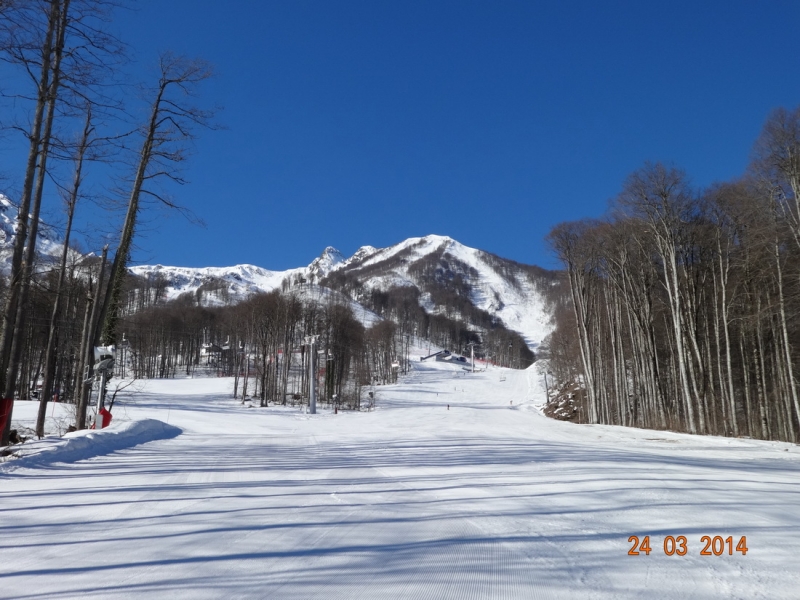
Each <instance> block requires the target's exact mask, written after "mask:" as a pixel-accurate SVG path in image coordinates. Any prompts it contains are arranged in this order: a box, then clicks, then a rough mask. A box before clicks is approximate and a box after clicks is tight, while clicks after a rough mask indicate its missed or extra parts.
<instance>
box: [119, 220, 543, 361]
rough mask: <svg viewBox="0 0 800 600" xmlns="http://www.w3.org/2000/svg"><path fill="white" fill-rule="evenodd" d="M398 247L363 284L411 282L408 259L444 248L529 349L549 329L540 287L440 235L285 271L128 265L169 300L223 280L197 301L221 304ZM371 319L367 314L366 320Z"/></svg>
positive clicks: (373, 260) (380, 257)
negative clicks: (155, 282) (159, 280)
mask: <svg viewBox="0 0 800 600" xmlns="http://www.w3.org/2000/svg"><path fill="white" fill-rule="evenodd" d="M401 252H402V253H404V254H405V258H406V260H405V263H403V264H401V265H399V266H395V267H392V268H388V267H387V270H386V271H385V272H383V273H379V274H375V275H372V276H370V277H367V278H365V279H364V281H363V283H364V286H365V287H366V288H374V289H381V290H386V289H389V288H392V287H402V286H416V285H417V282H415V281H414V278H413V277H412V276H411V275H410V274H409V273H408V265H410V264H411V263H413V262H414V261H416V260H418V259H420V258H422V257H424V256H426V255H428V254H431V253H433V252H444V253H446V255H448V256H450V257H452V258H454V259H456V260H458V261H460V262H462V263H464V264H466V265H468V266H469V267H471V268H472V269H474V272H475V273H477V275H474V274H473V276H471V277H470V279H471V281H470V283H471V285H472V288H473V294H472V297H471V301H472V302H473V304H474V305H475V306H477V307H478V308H480V309H482V310H485V311H487V312H489V313H491V314H494V315H497V316H498V317H499V318H500V319H501V320H502V321H503V323H505V325H506V327H508V328H509V329H511V330H513V331H516V332H518V333H520V334H521V335H522V337H523V338H524V339H525V342H526V343H527V344H528V346H529V347H530V348H531V349H532V350H535V349H536V348H537V347H538V346H539V344H541V342H542V340H544V338H545V337H547V335H548V334H549V333H550V332H551V331H552V328H553V325H552V322H551V318H550V309H549V308H548V307H547V306H546V303H545V300H544V298H543V296H542V294H541V293H540V291H539V290H537V289H536V287H535V286H534V285H533V284H532V283H531V281H529V280H528V278H527V277H526V276H524V275H523V274H521V273H517V274H516V275H515V276H514V279H513V281H512V280H509V279H508V278H507V276H506V275H504V274H502V273H499V272H498V271H497V270H495V269H494V268H493V267H492V265H490V264H489V263H488V262H487V260H486V258H485V253H483V252H482V251H480V250H477V249H475V248H470V247H468V246H464V245H463V244H461V243H459V242H457V241H456V240H454V239H453V238H450V237H447V236H443V235H427V236H425V237H414V238H409V239H407V240H404V241H402V242H400V243H398V244H395V245H394V246H390V247H388V248H374V247H372V246H362V247H361V248H359V249H358V250H357V251H356V253H355V254H354V255H353V256H351V257H350V258H348V259H345V258H344V257H343V256H342V254H341V252H339V251H338V250H337V249H336V248H333V247H331V246H328V247H327V248H325V250H324V251H323V252H322V254H321V255H320V256H319V257H318V258H316V259H314V261H312V262H311V264H310V265H308V266H307V267H299V268H295V269H289V270H287V271H269V270H267V269H262V268H261V267H257V266H254V265H236V266H234V267H204V268H188V267H166V266H162V265H140V266H136V267H132V268H131V271H132V272H133V273H135V274H136V275H140V276H148V275H161V276H163V277H164V278H165V279H166V281H167V282H168V285H167V287H166V292H165V299H166V300H173V299H175V298H177V297H178V296H180V295H181V294H185V293H194V292H195V291H197V290H198V289H199V288H201V286H202V285H203V284H210V285H211V287H214V285H215V284H218V283H219V282H220V281H223V282H225V283H226V285H227V288H226V290H225V291H226V294H215V292H213V291H210V292H208V293H207V294H206V295H205V296H204V300H203V302H204V303H206V304H209V303H211V304H213V303H217V304H226V303H234V302H238V301H241V300H244V299H245V298H246V297H248V296H249V295H251V294H253V293H256V292H259V291H263V292H269V291H272V290H274V289H277V288H279V287H280V286H281V283H282V282H283V281H284V280H285V279H289V278H292V279H296V278H297V277H302V278H304V279H309V280H311V281H312V282H314V281H316V282H318V281H319V280H320V279H321V278H322V277H324V276H326V275H328V274H330V273H332V272H333V271H336V270H340V269H348V268H353V269H361V268H364V267H368V266H370V265H374V264H377V263H380V262H382V261H386V260H388V259H391V258H392V257H394V256H396V255H397V254H399V253H401ZM421 305H422V307H423V308H424V309H425V310H426V311H428V312H429V313H431V314H434V313H436V311H437V307H435V306H433V305H432V303H431V302H430V298H429V297H428V298H422V301H421ZM353 306H354V309H355V312H356V313H357V314H358V313H365V312H369V311H367V310H366V309H365V308H363V307H361V305H358V304H355V303H353ZM370 318H371V317H370ZM374 320H375V319H372V318H371V322H374Z"/></svg>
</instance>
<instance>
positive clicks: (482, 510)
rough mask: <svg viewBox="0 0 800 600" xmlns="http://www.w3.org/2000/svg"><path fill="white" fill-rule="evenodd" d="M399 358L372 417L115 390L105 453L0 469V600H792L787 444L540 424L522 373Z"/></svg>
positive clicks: (793, 522)
mask: <svg viewBox="0 0 800 600" xmlns="http://www.w3.org/2000/svg"><path fill="white" fill-rule="evenodd" d="M419 352H420V353H421V352H422V349H421V348H420V349H419ZM418 359H419V356H418V355H417V354H416V353H415V355H414V361H413V366H414V369H413V371H412V372H411V374H410V375H408V376H407V377H405V378H403V379H402V380H401V382H400V383H399V384H397V385H391V386H378V387H376V388H375V391H376V392H377V408H376V409H375V410H374V411H371V412H361V413H353V412H340V413H339V414H333V413H332V412H331V411H330V410H328V409H326V408H325V407H321V410H320V414H317V415H307V414H304V413H303V412H301V411H300V410H298V409H292V408H284V407H270V408H266V409H264V408H255V407H253V408H251V407H250V405H249V404H244V405H243V404H242V403H241V401H238V400H233V399H232V398H231V397H230V392H231V389H232V381H231V380H230V379H225V378H205V379H182V380H158V381H156V380H153V381H147V382H144V386H143V387H142V386H140V387H141V389H140V390H139V391H137V392H133V393H129V391H130V390H131V389H133V388H132V387H131V388H128V390H124V391H123V392H120V394H119V395H118V397H117V402H118V403H121V404H119V405H118V406H117V407H115V409H114V414H115V417H114V423H115V427H116V428H117V429H115V430H114V431H115V432H116V433H113V434H112V435H116V436H117V438H116V439H118V440H119V443H117V442H110V441H109V442H108V443H107V444H105V443H104V442H103V440H105V439H107V437H111V436H106V433H105V432H96V433H94V434H85V433H84V434H81V436H73V437H71V438H67V440H66V441H58V440H55V441H51V440H47V441H48V442H49V443H50V447H51V448H55V446H56V445H58V444H65V446H64V450H63V451H62V452H63V454H59V452H58V451H57V450H55V449H54V450H51V452H50V453H49V455H48V457H47V460H44V459H39V460H38V461H35V462H27V463H26V462H25V461H26V460H29V461H32V460H33V459H34V458H35V456H31V458H30V459H25V458H23V459H22V460H20V461H16V464H14V463H15V461H10V462H7V463H6V464H4V465H0V480H2V483H0V506H2V511H0V536H2V540H3V544H2V547H0V597H3V598H75V597H83V598H163V597H166V596H169V597H170V598H172V599H179V598H223V597H224V598H229V597H235V598H326V599H330V598H348V599H350V598H363V599H373V598H414V599H417V598H458V599H461V598H600V599H604V598H608V599H611V598H637V599H638V598H641V597H648V596H649V597H657V598H668V599H669V598H675V599H677V598H796V597H797V589H798V586H799V585H800V571H799V570H798V569H797V556H798V553H800V510H798V508H797V507H798V505H799V504H800V449H799V448H798V447H797V446H794V445H791V444H785V443H771V442H760V441H754V440H748V439H729V438H716V437H693V436H689V435H683V434H677V433H670V432H656V431H645V430H637V429H625V428H619V427H610V426H585V425H575V424H571V423H563V422H559V421H553V420H549V419H547V418H546V417H544V416H542V415H541V413H540V412H539V411H538V410H537V409H536V405H538V404H540V403H541V402H542V401H543V399H544V390H543V384H542V381H541V380H540V374H539V370H538V369H537V368H536V366H534V367H532V368H531V369H528V370H526V371H511V370H507V369H496V368H491V369H489V370H488V371H484V372H479V373H475V374H471V373H466V372H465V371H464V370H463V369H460V368H458V367H456V366H454V365H450V364H447V363H437V362H435V361H425V362H424V363H423V362H419V360H418ZM125 394H128V395H125ZM448 405H449V408H448ZM56 408H57V410H56ZM65 411H68V407H62V406H60V405H59V406H58V407H53V413H54V414H55V415H56V416H55V417H53V420H52V421H51V423H52V424H51V426H55V425H56V424H57V422H58V419H59V416H58V414H59V413H62V414H63V413H64V412H65ZM50 413H51V410H50V409H48V414H50ZM14 414H15V421H16V420H19V422H20V423H22V424H27V425H31V424H32V422H33V420H34V419H35V414H36V404H35V403H32V402H18V403H17V405H16V407H15V413H14ZM145 419H150V420H152V421H151V422H150V425H147V426H143V425H141V424H142V423H146V421H145ZM154 421H158V422H161V423H164V424H167V423H168V424H169V425H170V426H171V427H176V428H179V429H180V431H181V433H180V435H176V436H174V437H164V436H162V439H155V438H157V437H159V434H158V431H159V429H158V426H155V425H154V424H153V422H154ZM142 427H144V428H143V429H139V431H140V433H141V435H140V434H135V435H134V434H130V437H129V439H128V442H136V445H131V444H129V443H128V442H124V443H123V442H122V440H121V438H120V436H122V437H126V436H127V435H128V434H123V433H122V432H126V431H127V432H131V431H133V430H137V428H142ZM145 431H147V432H150V433H147V434H145V433H144V432H145ZM163 431H164V432H167V431H168V432H169V435H170V436H172V434H174V433H175V430H174V429H166V428H165V429H163ZM151 434H152V436H153V438H154V439H153V440H152V441H149V442H147V443H141V442H143V441H144V440H143V437H142V436H145V435H151ZM79 438H81V439H85V440H86V441H87V442H90V443H97V444H100V445H105V447H104V448H103V449H101V451H100V452H96V453H93V452H90V451H88V450H87V449H85V448H84V449H83V450H81V452H82V453H83V454H81V453H78V454H70V452H71V451H70V450H69V448H68V447H69V445H70V444H72V443H74V442H73V440H75V439H79ZM26 445H27V443H26V444H25V445H23V449H24V447H25V446H26ZM42 453H43V451H42ZM648 534H649V535H650V536H651V546H652V548H653V551H652V553H651V554H650V555H649V556H645V555H640V556H629V555H628V554H627V553H628V550H629V548H630V547H631V544H630V543H629V542H628V538H629V536H631V535H637V536H640V537H642V536H644V535H648ZM667 535H672V536H679V535H685V536H686V537H687V539H688V545H689V552H688V553H687V554H686V555H685V556H677V555H676V556H666V555H665V554H664V552H663V550H662V542H663V539H664V537H665V536H667ZM703 535H710V536H716V535H719V536H722V537H723V538H724V537H727V536H733V537H734V539H735V540H736V541H738V540H739V538H740V537H741V536H747V545H748V548H749V550H748V552H747V554H746V555H741V554H739V553H735V554H734V555H732V556H729V555H727V554H723V555H722V556H700V550H701V549H702V545H701V544H700V538H701V536H703Z"/></svg>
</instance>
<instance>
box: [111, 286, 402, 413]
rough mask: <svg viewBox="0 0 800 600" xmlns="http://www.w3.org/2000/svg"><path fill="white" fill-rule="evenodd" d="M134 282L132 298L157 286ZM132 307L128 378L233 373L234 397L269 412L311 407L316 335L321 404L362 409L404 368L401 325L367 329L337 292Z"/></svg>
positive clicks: (126, 318) (125, 320)
mask: <svg viewBox="0 0 800 600" xmlns="http://www.w3.org/2000/svg"><path fill="white" fill-rule="evenodd" d="M128 283H129V285H130V284H133V285H134V286H137V285H138V287H134V288H133V289H129V290H127V294H126V295H128V296H129V297H136V296H140V295H142V294H146V292H147V291H148V290H150V289H152V287H151V286H150V285H149V283H148V282H147V281H142V280H139V281H138V282H137V281H136V280H134V279H133V278H130V279H129V282H128ZM316 289H318V288H316ZM305 291H308V290H305ZM128 306H129V307H130V312H128V313H127V314H123V315H122V316H121V317H120V325H121V327H122V328H124V332H125V335H126V340H127V341H128V342H129V348H130V349H129V350H128V355H127V357H126V358H125V359H124V362H125V364H126V365H127V368H128V369H130V372H129V375H130V376H133V377H138V378H152V377H175V376H176V375H178V374H182V375H193V374H195V373H196V372H197V370H198V369H201V370H202V371H204V374H205V375H207V374H209V372H210V373H212V374H213V373H216V374H218V375H220V376H233V377H234V390H233V394H234V396H236V397H241V398H242V399H244V398H246V397H249V398H256V399H258V401H259V403H260V405H261V406H267V405H268V404H270V403H272V404H282V405H285V404H295V403H298V402H306V401H307V398H308V383H309V382H308V378H309V364H308V361H309V360H310V357H309V354H308V352H309V345H308V343H307V338H308V337H309V336H319V337H318V339H317V342H316V345H315V349H316V350H315V351H316V354H317V356H316V358H315V365H316V369H315V371H316V373H317V377H318V381H317V386H316V387H317V389H318V390H319V397H320V401H321V402H323V403H324V402H329V403H333V402H336V403H337V405H339V406H340V407H342V408H344V407H348V408H353V409H359V408H361V403H362V399H363V398H364V389H365V387H369V388H370V390H372V389H373V388H372V386H375V385H381V384H387V383H391V382H393V381H395V380H396V378H397V375H398V371H400V370H401V369H404V368H405V365H403V364H402V360H403V343H404V340H403V337H402V336H401V335H400V333H399V330H398V327H397V326H396V325H395V324H394V323H392V322H390V321H382V322H379V323H377V324H376V325H374V326H372V327H370V328H365V327H364V325H362V323H361V322H360V321H359V320H358V319H357V318H356V315H354V314H353V311H352V309H351V308H350V306H349V304H347V303H345V302H343V300H342V298H339V297H336V296H333V295H330V296H328V297H327V298H322V299H321V298H314V297H311V298H309V297H307V296H306V295H303V294H298V293H297V290H294V289H291V288H289V289H288V290H286V291H281V290H276V291H274V292H270V293H260V294H255V295H253V296H251V297H250V298H248V299H247V300H245V301H243V302H241V303H239V304H235V305H233V306H223V307H215V308H208V307H203V306H200V305H198V304H197V302H196V300H195V299H194V298H192V297H184V298H180V299H178V300H175V301H173V302H169V303H166V304H164V303H158V302H157V298H156V302H155V303H154V304H151V305H149V306H146V307H142V306H141V305H140V304H139V303H135V302H134V303H131V304H129V305H128ZM222 340H224V342H223V341H222Z"/></svg>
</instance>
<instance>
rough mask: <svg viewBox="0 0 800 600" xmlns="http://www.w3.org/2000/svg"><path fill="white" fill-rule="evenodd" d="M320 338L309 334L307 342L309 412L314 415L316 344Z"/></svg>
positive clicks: (315, 403)
mask: <svg viewBox="0 0 800 600" xmlns="http://www.w3.org/2000/svg"><path fill="white" fill-rule="evenodd" d="M317 339H319V336H318V335H307V336H306V337H305V342H306V344H307V345H308V412H309V413H310V414H312V415H315V414H317V390H316V389H315V385H316V379H317V377H316V375H317V373H316V369H315V367H314V359H315V358H316V354H317V351H316V348H315V345H316V343H317Z"/></svg>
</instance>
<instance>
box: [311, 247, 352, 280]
mask: <svg viewBox="0 0 800 600" xmlns="http://www.w3.org/2000/svg"><path fill="white" fill-rule="evenodd" d="M343 262H344V256H343V255H342V253H341V252H339V251H338V250H337V249H336V248H334V247H333V246H328V247H327V248H325V250H323V251H322V254H321V255H320V256H319V257H318V258H315V259H314V260H313V262H312V263H311V264H310V265H308V274H309V275H310V276H313V277H315V278H321V277H325V275H327V274H328V273H330V272H331V271H333V270H334V269H336V268H337V267H338V266H339V265H341V264H342V263H343Z"/></svg>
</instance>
